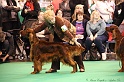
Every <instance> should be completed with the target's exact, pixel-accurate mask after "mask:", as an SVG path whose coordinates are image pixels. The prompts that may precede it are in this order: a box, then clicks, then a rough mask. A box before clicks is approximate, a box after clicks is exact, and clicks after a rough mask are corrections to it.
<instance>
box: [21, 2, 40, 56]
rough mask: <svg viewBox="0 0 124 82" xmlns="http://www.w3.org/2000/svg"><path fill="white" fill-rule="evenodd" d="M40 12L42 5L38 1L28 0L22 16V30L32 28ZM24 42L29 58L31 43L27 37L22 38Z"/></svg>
mask: <svg viewBox="0 0 124 82" xmlns="http://www.w3.org/2000/svg"><path fill="white" fill-rule="evenodd" d="M39 11H40V5H39V3H38V2H37V0H27V1H26V2H25V4H24V6H23V9H22V12H21V16H22V17H23V18H24V20H23V22H22V28H21V29H23V30H25V29H26V28H31V26H32V24H33V23H34V22H36V21H37V19H38V18H37V17H38V12H39ZM22 40H23V41H24V46H25V47H24V49H25V51H26V54H27V56H29V54H30V46H31V45H30V42H29V39H28V38H27V37H22Z"/></svg>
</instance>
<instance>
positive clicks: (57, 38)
mask: <svg viewBox="0 0 124 82" xmlns="http://www.w3.org/2000/svg"><path fill="white" fill-rule="evenodd" d="M44 19H45V21H44V22H43V23H42V24H41V25H40V26H39V27H37V28H33V29H32V30H34V32H36V33H37V32H39V31H42V30H44V29H45V28H46V27H48V28H49V30H50V32H51V33H52V34H53V35H54V39H53V41H54V42H68V43H69V44H72V45H77V46H81V44H80V43H79V42H77V39H75V33H76V29H75V27H74V26H73V25H72V24H71V23H70V22H69V21H68V20H66V19H64V18H62V17H60V16H55V13H54V11H53V10H47V11H45V13H44ZM59 69H60V60H59V59H55V60H53V61H52V66H51V68H50V69H49V70H48V71H46V73H53V72H57V70H59Z"/></svg>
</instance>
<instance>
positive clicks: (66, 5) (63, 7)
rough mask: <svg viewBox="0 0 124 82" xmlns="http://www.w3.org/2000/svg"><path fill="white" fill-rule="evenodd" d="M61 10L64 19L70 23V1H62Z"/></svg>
mask: <svg viewBox="0 0 124 82" xmlns="http://www.w3.org/2000/svg"><path fill="white" fill-rule="evenodd" d="M59 9H61V10H62V12H63V17H64V18H65V19H67V20H68V21H70V19H71V9H70V7H69V0H62V2H61V3H59Z"/></svg>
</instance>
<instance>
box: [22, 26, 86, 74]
mask: <svg viewBox="0 0 124 82" xmlns="http://www.w3.org/2000/svg"><path fill="white" fill-rule="evenodd" d="M20 33H21V35H22V36H27V37H28V38H29V40H30V44H31V48H30V60H31V61H33V63H34V71H33V72H31V74H36V73H39V72H40V71H41V70H42V66H43V63H48V62H51V61H52V60H53V59H60V61H61V62H62V63H63V64H66V65H69V66H71V67H73V71H72V72H71V73H75V72H77V63H76V62H75V61H74V59H73V57H74V56H79V55H81V53H82V52H83V51H84V50H85V48H83V47H81V46H80V47H79V46H76V45H69V44H65V43H61V42H47V41H43V40H40V39H38V38H37V37H36V33H34V32H33V30H31V28H28V29H26V30H21V31H20Z"/></svg>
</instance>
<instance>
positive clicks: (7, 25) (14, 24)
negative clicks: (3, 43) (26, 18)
mask: <svg viewBox="0 0 124 82" xmlns="http://www.w3.org/2000/svg"><path fill="white" fill-rule="evenodd" d="M1 6H2V15H1V16H2V27H3V29H2V30H3V31H5V32H7V31H8V30H13V29H20V24H21V23H20V20H19V17H18V12H19V11H20V8H19V7H17V3H16V1H15V0H1Z"/></svg>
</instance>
